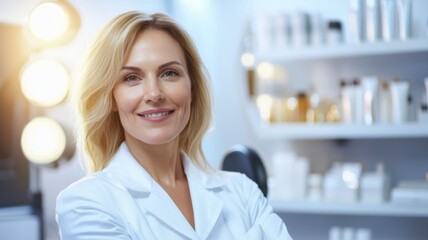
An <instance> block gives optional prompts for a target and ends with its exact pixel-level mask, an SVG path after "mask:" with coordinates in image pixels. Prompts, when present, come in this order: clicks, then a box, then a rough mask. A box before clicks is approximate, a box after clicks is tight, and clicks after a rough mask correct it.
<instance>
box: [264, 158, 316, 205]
mask: <svg viewBox="0 0 428 240" xmlns="http://www.w3.org/2000/svg"><path fill="white" fill-rule="evenodd" d="M271 173H272V174H271V180H270V182H271V186H270V189H269V192H270V194H269V196H270V197H271V198H276V199H305V198H306V192H307V185H308V175H309V162H308V160H307V159H305V158H304V157H301V156H297V155H296V154H295V153H294V152H288V151H277V152H275V153H274V154H273V156H272V169H271Z"/></svg>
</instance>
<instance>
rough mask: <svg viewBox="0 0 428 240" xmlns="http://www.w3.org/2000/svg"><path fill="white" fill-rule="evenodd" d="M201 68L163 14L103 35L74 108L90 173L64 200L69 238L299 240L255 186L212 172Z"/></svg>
mask: <svg viewBox="0 0 428 240" xmlns="http://www.w3.org/2000/svg"><path fill="white" fill-rule="evenodd" d="M207 84H208V83H207V77H206V75H205V73H204V68H203V64H202V62H201V60H200V58H199V56H198V54H197V51H196V49H195V47H194V46H193V44H192V42H191V40H190V38H189V37H188V35H187V34H186V32H185V31H184V30H183V29H181V28H180V27H179V26H178V25H177V24H176V23H174V22H173V21H172V20H171V19H170V18H168V17H167V16H165V15H163V14H154V15H147V14H143V13H139V12H129V13H125V14H122V15H120V16H118V17H116V18H115V19H113V20H112V21H111V22H110V23H108V24H107V26H106V27H105V28H104V29H103V30H101V32H100V33H99V34H98V35H97V37H96V40H95V42H94V43H93V45H92V47H91V48H90V51H89V52H88V55H87V56H86V58H85V61H84V62H83V64H82V67H81V71H80V76H79V78H78V85H77V88H76V91H75V100H76V102H77V106H78V113H79V116H80V120H81V123H80V126H81V140H82V144H83V147H84V152H85V154H86V159H87V160H88V163H89V164H88V167H89V169H90V171H91V172H92V174H90V175H88V176H87V177H85V178H83V179H81V180H80V181H78V182H76V183H74V184H72V185H71V186H69V187H68V188H67V189H65V190H64V191H62V192H61V193H60V195H59V196H58V199H57V221H58V224H59V227H60V234H61V238H62V239H263V238H264V237H266V238H268V239H291V238H290V236H289V234H288V232H287V228H286V226H285V225H284V223H283V222H282V220H281V219H280V218H279V217H278V216H277V215H275V214H274V213H273V212H272V208H271V207H270V206H269V205H268V204H267V201H266V199H265V198H264V197H263V195H262V193H261V191H260V190H259V189H258V187H257V185H256V184H255V183H253V182H252V181H251V180H249V179H248V178H246V177H245V176H244V175H242V174H237V173H228V172H222V171H216V170H213V169H211V168H210V167H209V165H208V163H207V161H206V160H205V157H204V154H203V152H202V148H201V141H202V137H203V135H204V133H205V132H206V131H207V128H208V126H209V121H210V118H211V104H210V96H209V91H208V86H207Z"/></svg>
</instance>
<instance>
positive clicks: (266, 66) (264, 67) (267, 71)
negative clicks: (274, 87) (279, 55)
mask: <svg viewBox="0 0 428 240" xmlns="http://www.w3.org/2000/svg"><path fill="white" fill-rule="evenodd" d="M274 71H275V67H274V66H273V64H272V63H270V62H262V63H260V64H259V65H258V66H257V75H259V76H260V77H261V78H263V79H269V78H272V77H273V75H274Z"/></svg>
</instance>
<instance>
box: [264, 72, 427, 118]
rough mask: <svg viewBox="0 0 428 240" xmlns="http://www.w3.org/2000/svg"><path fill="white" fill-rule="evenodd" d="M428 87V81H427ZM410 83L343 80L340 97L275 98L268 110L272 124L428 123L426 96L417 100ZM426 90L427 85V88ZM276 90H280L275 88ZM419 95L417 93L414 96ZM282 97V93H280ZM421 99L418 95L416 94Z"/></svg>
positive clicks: (375, 78) (374, 78)
mask: <svg viewBox="0 0 428 240" xmlns="http://www.w3.org/2000/svg"><path fill="white" fill-rule="evenodd" d="M425 85H428V80H427V79H426V80H425ZM410 87H411V86H410V81H407V80H404V79H399V78H395V79H394V80H386V79H385V78H381V77H378V76H362V77H359V78H354V79H352V80H349V81H347V80H341V81H340V87H339V91H340V93H339V94H337V95H338V97H336V100H334V99H335V98H334V97H333V96H332V97H330V98H327V97H324V98H321V97H320V96H319V95H318V94H317V93H316V92H312V93H311V94H309V93H308V92H309V91H308V92H305V91H298V92H297V93H296V94H295V95H294V96H291V97H288V98H281V97H274V96H273V95H272V96H270V97H271V101H270V103H271V104H270V105H269V108H270V109H268V111H266V109H259V112H260V114H261V115H263V114H266V112H267V113H268V114H269V117H267V118H266V117H263V119H268V120H269V121H270V122H271V123H277V122H300V123H305V122H306V123H311V124H313V123H345V124H355V125H367V126H370V125H379V124H406V123H413V122H418V123H426V122H427V120H426V118H427V117H426V114H427V106H428V103H426V96H425V95H426V94H425V92H423V94H422V95H421V96H422V97H421V98H422V100H421V99H420V98H416V100H415V98H414V97H413V96H412V95H411V92H410ZM425 87H426V86H425ZM275 89H278V88H277V87H275ZM412 94H415V93H412ZM276 95H277V96H278V94H276ZM415 96H416V97H418V94H415Z"/></svg>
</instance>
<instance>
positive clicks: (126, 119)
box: [113, 29, 191, 145]
mask: <svg viewBox="0 0 428 240" xmlns="http://www.w3.org/2000/svg"><path fill="white" fill-rule="evenodd" d="M113 96H114V99H115V102H116V107H115V109H114V110H115V111H117V112H118V114H119V118H120V121H121V124H122V126H123V128H124V133H125V139H126V141H138V142H141V143H145V144H154V145H159V144H166V143H170V142H172V141H178V136H179V135H180V133H181V132H182V131H183V129H184V128H185V126H186V124H187V123H188V121H189V117H190V104H191V82H190V78H189V74H188V71H187V67H186V60H185V58H184V53H183V51H182V49H181V47H180V45H179V44H178V43H177V42H176V41H175V40H174V39H173V38H172V37H171V36H170V35H168V34H167V33H165V32H164V31H161V30H154V29H149V30H145V31H143V32H142V33H140V34H139V35H138V36H137V38H136V40H135V42H134V44H133V45H132V47H131V50H130V53H129V56H128V58H127V59H126V61H125V64H124V65H123V67H122V70H121V73H120V76H119V79H118V80H117V83H116V85H115V87H114V89H113Z"/></svg>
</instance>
